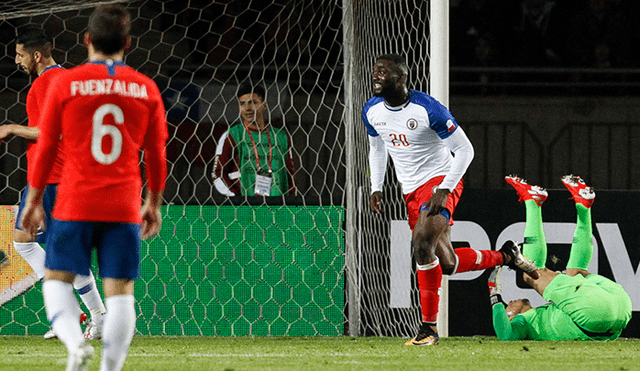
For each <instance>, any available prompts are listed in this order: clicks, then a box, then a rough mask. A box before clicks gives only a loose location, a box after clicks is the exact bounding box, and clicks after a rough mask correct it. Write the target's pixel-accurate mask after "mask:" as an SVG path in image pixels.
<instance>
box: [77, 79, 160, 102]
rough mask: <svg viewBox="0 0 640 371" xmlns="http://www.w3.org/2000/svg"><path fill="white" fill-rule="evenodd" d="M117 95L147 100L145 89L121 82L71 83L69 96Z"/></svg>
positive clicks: (105, 80) (87, 81)
mask: <svg viewBox="0 0 640 371" xmlns="http://www.w3.org/2000/svg"><path fill="white" fill-rule="evenodd" d="M109 94H118V95H122V96H125V97H131V98H142V99H149V95H148V94H147V87H146V86H145V85H139V84H137V83H135V82H125V81H122V80H113V79H103V80H81V81H71V96H72V97H74V96H76V95H109Z"/></svg>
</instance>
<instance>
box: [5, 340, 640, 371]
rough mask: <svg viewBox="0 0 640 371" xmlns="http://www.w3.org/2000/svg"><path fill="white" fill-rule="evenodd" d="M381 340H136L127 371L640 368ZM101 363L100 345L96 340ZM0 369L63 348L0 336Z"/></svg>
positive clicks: (602, 355) (529, 349) (578, 351)
mask: <svg viewBox="0 0 640 371" xmlns="http://www.w3.org/2000/svg"><path fill="white" fill-rule="evenodd" d="M405 340H406V339H399V338H377V337H358V338H352V337H339V338H328V337H306V338H300V337H295V338H294V337H286V338H285V337H270V338H266V337H259V338H258V337H256V338H252V337H242V338H225V337H145V336H136V337H135V338H134V339H133V343H132V344H131V348H130V350H129V357H128V358H127V362H126V363H125V366H124V370H141V371H142V370H144V371H147V370H163V371H164V370H179V371H191V370H221V371H231V370H233V371H251V370H261V371H262V370H265V371H266V370H302V371H312V370H373V371H384V370H403V371H413V370H416V371H418V370H429V371H431V370H451V371H455V370H464V371H472V370H495V371H497V370H516V369H517V370H522V371H524V370H538V371H552V370H565V371H569V370H581V371H582V370H599V371H602V370H607V371H608V370H640V339H619V340H616V341H614V342H579V341H570V342H547V341H538V342H534V341H518V342H499V341H497V339H496V338H494V337H471V338H459V337H458V338H456V337H452V338H446V339H441V340H440V345H438V346H432V347H415V346H405V345H403V344H404V341H405ZM91 343H92V345H93V346H94V347H95V348H96V357H95V358H94V360H93V362H92V363H91V367H90V370H98V369H99V364H100V351H101V349H102V346H101V343H100V342H99V341H92V342H91ZM0 351H1V354H2V358H1V361H0V371H4V370H12V371H20V370H27V371H39V370H63V369H64V368H65V362H66V349H65V347H64V346H63V345H62V343H61V342H59V341H57V340H49V341H45V340H43V339H42V337H41V336H4V337H0Z"/></svg>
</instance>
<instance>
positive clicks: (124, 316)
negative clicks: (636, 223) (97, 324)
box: [100, 295, 136, 371]
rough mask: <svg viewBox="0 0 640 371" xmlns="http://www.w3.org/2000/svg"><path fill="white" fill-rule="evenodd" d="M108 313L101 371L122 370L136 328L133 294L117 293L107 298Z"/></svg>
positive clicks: (103, 334) (104, 328) (103, 340)
mask: <svg viewBox="0 0 640 371" xmlns="http://www.w3.org/2000/svg"><path fill="white" fill-rule="evenodd" d="M105 303H106V304H107V313H106V314H105V319H104V325H103V327H102V344H103V347H102V360H101V363H100V371H113V370H116V371H117V370H120V369H122V366H123V365H124V361H125V359H127V353H128V352H129V345H131V340H132V339H133V334H134V333H135V330H136V309H135V299H134V297H133V295H116V296H112V297H109V298H107V299H105Z"/></svg>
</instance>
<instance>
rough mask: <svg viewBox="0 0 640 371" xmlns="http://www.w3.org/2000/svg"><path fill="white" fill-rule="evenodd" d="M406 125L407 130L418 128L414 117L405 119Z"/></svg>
mask: <svg viewBox="0 0 640 371" xmlns="http://www.w3.org/2000/svg"><path fill="white" fill-rule="evenodd" d="M407 127H408V128H409V130H415V129H417V128H418V120H416V119H409V120H407Z"/></svg>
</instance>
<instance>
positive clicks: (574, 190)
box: [562, 174, 596, 208]
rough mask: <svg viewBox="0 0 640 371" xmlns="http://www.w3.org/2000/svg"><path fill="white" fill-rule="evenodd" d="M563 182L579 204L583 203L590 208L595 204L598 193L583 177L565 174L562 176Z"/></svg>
mask: <svg viewBox="0 0 640 371" xmlns="http://www.w3.org/2000/svg"><path fill="white" fill-rule="evenodd" d="M562 184H564V186H565V187H567V189H568V190H569V192H571V197H572V198H573V200H574V201H575V202H576V203H577V204H582V205H583V206H584V207H586V208H590V207H591V205H593V201H594V200H595V198H596V193H595V192H594V191H593V188H591V187H589V186H588V185H587V184H586V183H585V182H584V180H582V178H580V177H579V176H577V175H573V174H571V175H565V176H563V177H562Z"/></svg>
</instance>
